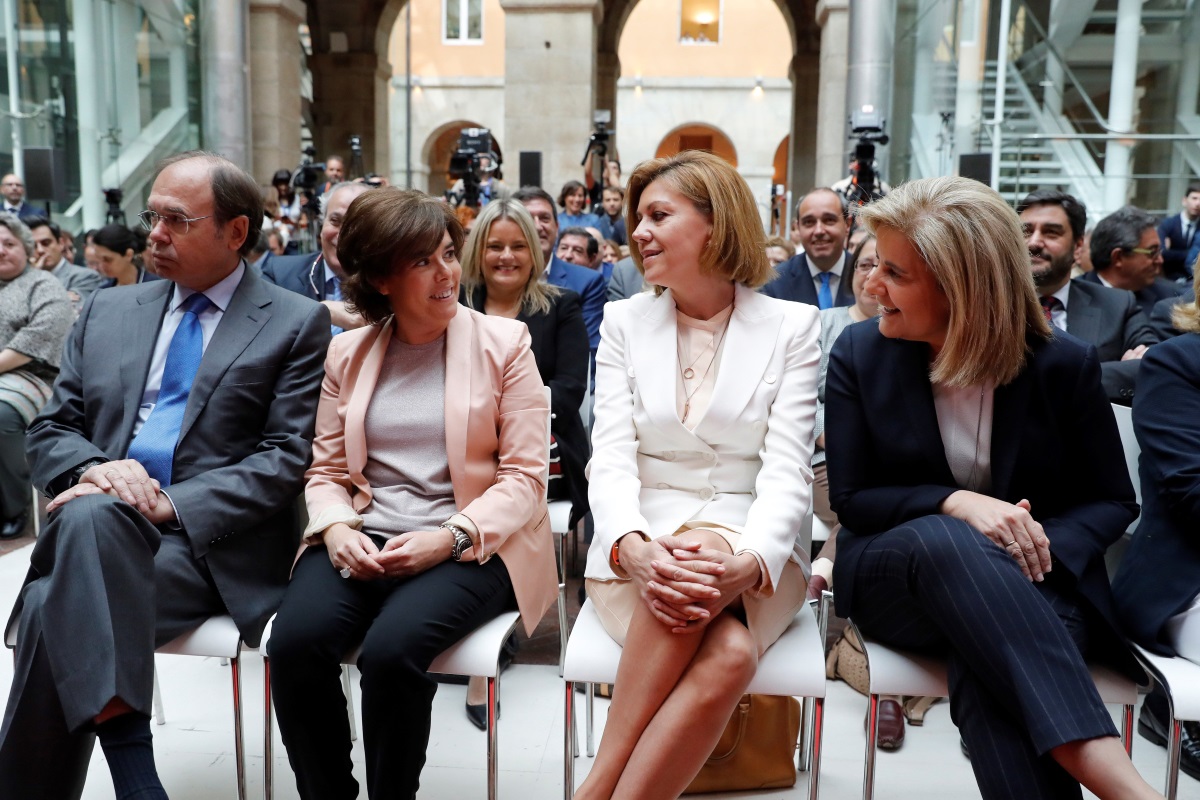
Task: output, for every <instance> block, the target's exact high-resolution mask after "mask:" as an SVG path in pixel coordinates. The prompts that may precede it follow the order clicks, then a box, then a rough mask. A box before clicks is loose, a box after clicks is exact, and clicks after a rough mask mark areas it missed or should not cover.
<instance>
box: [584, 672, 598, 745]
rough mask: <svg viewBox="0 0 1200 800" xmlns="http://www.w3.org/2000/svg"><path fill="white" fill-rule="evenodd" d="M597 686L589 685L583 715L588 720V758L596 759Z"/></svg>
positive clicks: (586, 722)
mask: <svg viewBox="0 0 1200 800" xmlns="http://www.w3.org/2000/svg"><path fill="white" fill-rule="evenodd" d="M595 690H596V685H595V684H594V683H589V684H588V685H587V691H586V692H585V693H584V698H585V699H584V701H583V715H584V716H585V717H586V718H587V719H586V720H585V722H584V724H585V726H586V727H587V754H588V758H595V757H596V710H595V709H596V691H595Z"/></svg>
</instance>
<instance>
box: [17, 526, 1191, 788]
mask: <svg viewBox="0 0 1200 800" xmlns="http://www.w3.org/2000/svg"><path fill="white" fill-rule="evenodd" d="M28 559H29V548H25V549H21V550H17V551H16V552H13V553H11V554H9V555H6V556H3V557H0V610H2V612H3V613H5V614H7V610H8V609H9V608H11V607H12V601H13V598H14V597H15V595H16V592H17V589H18V587H19V585H20V582H21V579H22V577H23V576H24V574H25V570H26V568H27V566H28ZM243 660H244V662H245V663H244V666H243V681H244V682H243V686H244V689H243V691H244V698H243V699H244V704H245V713H246V753H247V778H248V785H249V796H250V797H259V796H261V793H262V788H263V786H262V772H263V751H264V749H263V744H262V730H263V727H262V710H261V707H262V662H261V660H260V659H259V658H258V657H257V656H256V655H253V654H249V655H247V656H246V657H245V658H244V659H243ZM158 670H159V679H160V684H161V687H162V695H163V701H164V704H165V710H166V713H165V717H166V724H164V725H161V726H155V727H154V735H155V750H156V754H157V759H158V764H159V769H160V771H161V773H162V776H163V780H164V783H165V785H166V788H167V790H168V792H169V793H170V795H171V797H172V798H173V800H200V799H201V798H204V799H205V800H207V799H208V798H231V797H234V796H235V782H234V761H233V722H232V713H231V701H230V696H231V695H230V685H229V674H230V673H229V668H228V667H222V666H221V665H220V663H219V662H218V661H217V660H215V659H199V658H186V657H180V656H159V657H158ZM11 672H12V661H11V660H10V659H9V658H6V657H0V688H3V689H7V687H8V685H9V683H10V681H11ZM560 687H561V684H560V683H559V680H558V674H557V670H556V668H555V667H553V666H543V665H532V664H516V665H514V666H513V667H512V668H511V669H509V670H508V671H507V672H506V673H505V674H504V677H503V688H502V696H503V703H502V710H503V715H502V717H501V721H500V750H499V757H500V793H501V797H502V798H520V800H557V798H561V797H562V796H563V791H562V772H563V761H562V741H563V735H562V701H561V699H560V698H561V688H560ZM464 692H465V687H462V686H444V687H442V688H441V689H440V690H439V692H438V696H437V699H436V701H435V704H434V712H433V734H432V738H431V741H430V745H429V752H428V763H427V765H426V767H425V771H424V773H423V775H422V783H423V788H422V790H421V793H420V797H421V800H459V798H471V799H474V798H483V797H486V775H485V771H484V767H485V754H486V740H485V737H484V734H482V733H480V732H479V731H477V730H475V728H473V727H471V725H470V723H468V722H467V720H466V717H465V716H464V715H463V711H462V703H463V696H464ZM356 703H357V692H356ZM596 708H597V712H598V714H597V717H598V720H597V732H598V733H599V731H600V729H601V727H602V725H603V720H604V714H605V710H606V708H607V701H604V700H598V701H597V703H596ZM865 708H866V700H865V699H864V698H863V697H861V696H860V695H858V694H855V693H854V692H853V691H852V690H851V689H849V688H848V687H847V686H846V685H845V684H844V683H841V682H834V683H831V684H830V686H829V699H828V700H827V701H826V723H825V748H824V758H823V762H822V769H821V776H822V777H821V794H822V796H823V797H826V798H834V799H838V798H856V797H860V796H861V784H862V753H863V730H862V720H863V714H864V713H865ZM582 719H583V711H582V703H580V705H579V720H580V734H581V746H582ZM354 759H355V769H356V772H357V775H358V777H359V780H360V781H361V780H362V774H363V773H362V771H363V765H362V749H361V740H360V742H359V743H358V745H356V747H355V751H354ZM1165 761H1166V756H1165V752H1164V751H1163V750H1162V749H1161V748H1158V747H1154V746H1153V745H1151V744H1150V743H1148V742H1146V741H1145V740H1144V739H1141V738H1140V737H1138V738H1136V740H1135V742H1134V762H1135V763H1136V765H1137V766H1138V769H1140V770H1141V771H1142V774H1143V775H1146V776H1147V777H1148V778H1149V779H1150V780H1151V782H1152V783H1153V784H1155V785H1156V786H1157V785H1161V782H1162V778H1163V775H1164V768H1165ZM590 763H591V761H590V759H588V758H586V757H580V758H579V759H578V761H577V762H576V775H577V778H578V779H582V777H583V775H584V774H586V772H587V770H588V767H589V766H590ZM275 772H276V797H278V798H281V800H282V799H284V798H295V797H297V794H296V790H295V785H294V783H293V781H292V779H291V771H290V769H289V767H288V764H287V758H286V753H285V752H284V749H283V746H282V745H281V744H280V743H279V742H278V739H277V740H276V744H275ZM806 786H807V776H805V775H801V776H800V778H799V780H798V781H797V786H796V787H795V788H794V789H791V790H787V791H774V792H762V793H755V794H752V795H750V794H747V795H744V796H745V797H756V798H757V797H762V798H785V797H786V798H797V800H798V799H799V798H803V797H806V796H807V790H806ZM876 789H877V797H879V798H880V800H917V798H921V800H941V799H942V798H944V799H945V800H951V798H953V799H954V800H959V799H961V798H971V797H978V796H979V792H978V790H977V789H976V788H975V784H974V780H973V778H972V775H971V770H970V765H969V764H968V762H967V760H966V759H965V758H964V757H963V756H962V754H961V753H960V752H959V748H958V734H957V732H956V730H955V728H954V726H953V725H952V723H951V722H950V712H949V709H948V707H947V706H946V705H945V704H944V703H942V704H938V705H936V706H934V707H933V709H932V710H931V711H930V712H929V715H928V716H927V718H926V724H925V726H924V727H922V728H910V729H909V732H908V740H907V742H906V744H905V746H904V748H903V749H902V750H901V751H900V752H898V753H880V756H879V760H878V767H877V777H876ZM0 796H4V792H3V788H2V787H0ZM112 796H113V792H112V786H111V784H110V782H109V777H108V770H107V768H106V766H105V764H104V759H103V756H102V755H101V754H100V752H99V750H98V749H97V751H96V753H95V755H94V757H93V762H92V770H91V773H90V775H89V781H88V785H87V788H86V790H85V792H84V797H85V798H87V800H110V798H112ZM362 796H363V797H365V796H366V793H365V791H364V792H363V793H362ZM729 796H737V797H741V796H743V795H712V797H729ZM1179 796H1180V798H1191V799H1192V800H1200V783H1197V782H1196V781H1194V780H1192V779H1191V778H1188V777H1187V776H1181V779H1180V793H1179Z"/></svg>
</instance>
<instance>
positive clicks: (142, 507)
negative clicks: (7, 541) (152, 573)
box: [46, 458, 176, 525]
mask: <svg viewBox="0 0 1200 800" xmlns="http://www.w3.org/2000/svg"><path fill="white" fill-rule="evenodd" d="M85 494H107V495H109V496H110V497H116V498H118V499H120V500H124V501H125V502H126V503H128V504H129V505H131V506H134V507H135V508H137V510H138V511H139V512H140V513H141V515H142V516H143V517H145V518H146V519H148V520H149V521H150V522H151V523H153V524H155V525H162V524H165V523H169V522H175V521H176V515H175V506H174V505H172V504H171V498H169V497H167V496H166V494H164V493H163V491H162V486H160V485H159V483H158V481H157V480H155V479H154V478H151V477H150V476H149V475H148V474H147V473H146V468H145V467H143V466H142V465H141V464H140V463H139V462H137V461H135V460H133V459H132V458H125V459H121V460H120V461H106V462H104V463H103V464H95V465H93V466H91V467H88V469H87V471H86V472H84V473H83V475H81V476H80V477H79V482H78V483H76V484H75V485H74V486H72V487H71V488H69V489H67V490H66V491H64V492H60V493H59V494H58V496H56V497H55V498H54V499H53V500H51V501H50V503H49V504H48V505H47V506H46V511H47V512H51V511H55V510H56V509H59V508H62V507H63V506H65V505H66V504H67V503H69V502H71V501H72V500H74V499H75V498H76V497H82V496H83V495H85Z"/></svg>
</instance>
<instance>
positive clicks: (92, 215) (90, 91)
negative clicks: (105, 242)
mask: <svg viewBox="0 0 1200 800" xmlns="http://www.w3.org/2000/svg"><path fill="white" fill-rule="evenodd" d="M96 12H97V8H96V5H95V4H94V3H92V2H91V0H72V3H71V13H72V19H73V20H74V23H75V75H76V79H77V83H76V91H77V92H78V113H79V132H78V137H79V184H80V186H79V190H80V191H79V196H80V199H81V201H82V203H83V213H82V215H81V218H82V221H83V227H84V229H88V228H99V227H100V226H101V225H103V224H104V211H105V208H104V192H102V191H101V188H102V186H101V184H102V181H101V179H100V173H101V172H102V170H103V166H102V161H101V156H100V139H99V137H98V136H97V133H98V132H99V131H101V130H104V128H105V127H107V125H106V124H105V122H104V119H103V111H102V110H101V109H102V108H103V106H104V82H103V80H102V78H101V74H100V70H99V69H97V68H96V65H97V64H101V63H103V62H102V61H101V57H100V50H101V47H100V45H101V44H102V43H103V42H102V40H101V37H100V24H99V19H98V15H97V13H96Z"/></svg>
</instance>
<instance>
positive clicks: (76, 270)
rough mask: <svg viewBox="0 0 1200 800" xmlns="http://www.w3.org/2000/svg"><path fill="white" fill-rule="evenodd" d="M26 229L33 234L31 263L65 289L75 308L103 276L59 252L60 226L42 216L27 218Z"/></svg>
mask: <svg viewBox="0 0 1200 800" xmlns="http://www.w3.org/2000/svg"><path fill="white" fill-rule="evenodd" d="M29 231H30V233H32V234H33V266H35V267H37V268H38V269H44V270H46V271H47V272H49V273H50V274H51V275H53V276H54V277H56V278H58V281H59V283H61V284H62V285H63V288H64V289H66V290H67V294H68V295H69V296H70V297H71V303H72V304H73V305H74V306H75V310H76V311H79V309H80V308H81V307H82V306H83V301H84V300H87V299H88V297H90V296H91V294H92V292H94V291H96V290H97V289H99V288H100V284H101V282H102V281H103V280H104V278H103V277H101V275H100V273H99V272H96V271H95V270H93V269H88V268H87V267H80V266H76V265H75V264H72V263H71V262H70V261H68V260H67V258H66V255H65V254H64V253H63V243H62V240H63V235H62V228H60V227H58V225H56V224H55V223H53V222H50V221H49V220H46V219H35V220H31V222H30V225H29Z"/></svg>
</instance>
